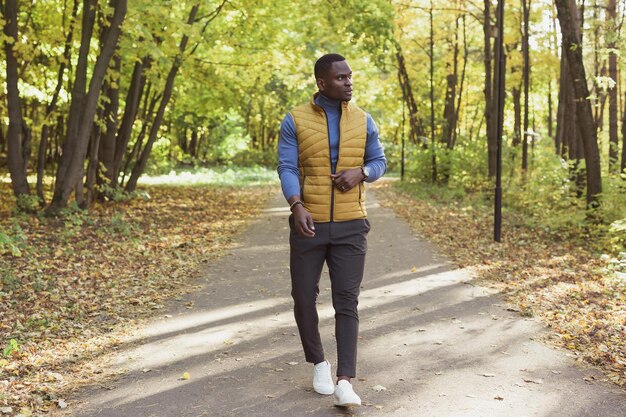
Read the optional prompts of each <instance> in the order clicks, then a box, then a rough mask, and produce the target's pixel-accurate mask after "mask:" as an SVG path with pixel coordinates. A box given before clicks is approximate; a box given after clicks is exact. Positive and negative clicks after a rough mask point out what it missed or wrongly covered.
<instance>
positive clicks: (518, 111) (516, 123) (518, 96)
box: [511, 86, 522, 146]
mask: <svg viewBox="0 0 626 417" xmlns="http://www.w3.org/2000/svg"><path fill="white" fill-rule="evenodd" d="M511 95H512V96H513V115H514V118H513V141H512V145H513V146H518V145H519V144H520V143H522V92H521V90H520V89H519V87H518V86H515V87H513V88H512V89H511Z"/></svg>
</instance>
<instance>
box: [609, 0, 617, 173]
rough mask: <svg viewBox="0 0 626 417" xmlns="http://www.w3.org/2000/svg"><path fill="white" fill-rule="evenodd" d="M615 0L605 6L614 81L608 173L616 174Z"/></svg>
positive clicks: (611, 99) (610, 114)
mask: <svg viewBox="0 0 626 417" xmlns="http://www.w3.org/2000/svg"><path fill="white" fill-rule="evenodd" d="M615 3H616V2H615V0H609V1H608V5H607V14H608V16H607V17H608V22H607V23H608V30H607V37H608V39H609V42H608V45H607V48H608V50H609V77H611V79H613V81H615V86H614V87H613V88H611V90H609V172H610V173H616V172H617V170H618V161H619V138H618V115H617V109H618V106H617V92H618V85H619V77H618V76H617V52H616V48H617V42H616V38H617V12H616V4H615Z"/></svg>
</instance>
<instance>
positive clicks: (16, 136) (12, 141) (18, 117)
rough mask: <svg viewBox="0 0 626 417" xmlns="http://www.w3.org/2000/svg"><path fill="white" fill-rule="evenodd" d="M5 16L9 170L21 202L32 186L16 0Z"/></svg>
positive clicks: (11, 1)
mask: <svg viewBox="0 0 626 417" xmlns="http://www.w3.org/2000/svg"><path fill="white" fill-rule="evenodd" d="M3 6H4V7H3V10H2V12H3V17H4V21H5V24H4V35H5V36H6V38H5V40H4V51H5V54H6V74H7V80H6V85H7V102H8V113H9V130H8V131H7V152H8V155H7V157H8V162H9V172H10V173H11V184H12V185H13V193H14V194H15V196H16V197H17V198H18V202H19V201H20V197H22V196H28V195H29V194H30V187H29V186H28V180H27V179H26V163H27V160H26V159H25V158H24V152H23V151H24V148H25V146H24V145H25V144H24V142H25V137H24V128H25V123H24V120H23V118H22V102H21V99H20V92H19V89H18V78H19V75H18V63H17V57H16V54H15V49H14V46H15V45H16V44H17V42H18V31H17V1H16V0H5V1H4V4H3Z"/></svg>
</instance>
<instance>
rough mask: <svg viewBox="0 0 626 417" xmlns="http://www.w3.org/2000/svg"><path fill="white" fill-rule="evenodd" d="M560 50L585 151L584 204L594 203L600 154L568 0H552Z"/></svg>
mask: <svg viewBox="0 0 626 417" xmlns="http://www.w3.org/2000/svg"><path fill="white" fill-rule="evenodd" d="M555 4H556V8H557V13H558V18H559V23H560V25H561V34H562V36H563V44H564V46H565V47H564V49H565V51H566V56H565V57H566V58H567V62H568V64H569V69H570V77H571V82H572V84H573V86H574V94H575V98H576V116H577V117H578V127H579V129H580V132H581V136H582V142H583V147H584V153H585V162H586V175H587V204H588V205H590V206H596V205H598V204H599V197H600V194H601V193H602V173H601V171H600V153H599V151H598V137H597V131H596V126H595V123H594V121H593V113H592V111H591V103H590V102H589V100H588V97H589V89H588V87H587V75H586V73H585V67H584V64H583V55H582V43H581V36H580V33H579V29H578V25H577V19H576V18H575V17H574V16H575V15H573V13H576V9H575V5H574V8H572V7H571V5H570V3H569V1H568V0H555Z"/></svg>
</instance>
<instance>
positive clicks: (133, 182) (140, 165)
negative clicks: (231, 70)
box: [125, 4, 200, 192]
mask: <svg viewBox="0 0 626 417" xmlns="http://www.w3.org/2000/svg"><path fill="white" fill-rule="evenodd" d="M199 7H200V6H199V5H198V4H195V5H194V6H193V7H192V8H191V12H190V13H189V19H188V20H187V24H189V25H190V26H191V25H193V23H194V21H195V19H196V14H197V12H198V8H199ZM188 41H189V37H188V36H187V35H183V37H182V39H181V41H180V45H179V53H178V55H177V56H176V57H175V58H174V63H173V64H172V68H171V69H170V72H169V74H168V75H167V80H166V82H165V89H164V90H163V96H162V98H161V102H160V103H159V108H158V110H157V113H156V115H155V117H154V121H153V122H152V126H151V127H150V136H149V137H148V142H147V143H146V146H145V147H144V148H143V151H142V152H141V156H140V157H139V160H138V161H137V163H136V164H135V166H134V167H133V171H132V173H131V175H130V178H129V179H128V183H127V184H126V187H125V189H126V191H128V192H132V191H135V188H136V187H137V181H138V180H139V177H140V176H141V174H143V171H144V170H145V168H146V164H147V163H148V158H149V157H150V152H151V151H152V145H153V144H154V142H155V141H156V138H157V134H158V132H159V128H160V127H161V122H162V121H163V114H164V113H165V108H166V107H167V104H168V102H169V100H170V97H171V96H172V90H173V88H174V79H175V78H176V74H177V73H178V69H179V68H180V66H181V64H182V59H183V54H184V52H185V49H186V48H187V43H188Z"/></svg>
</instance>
